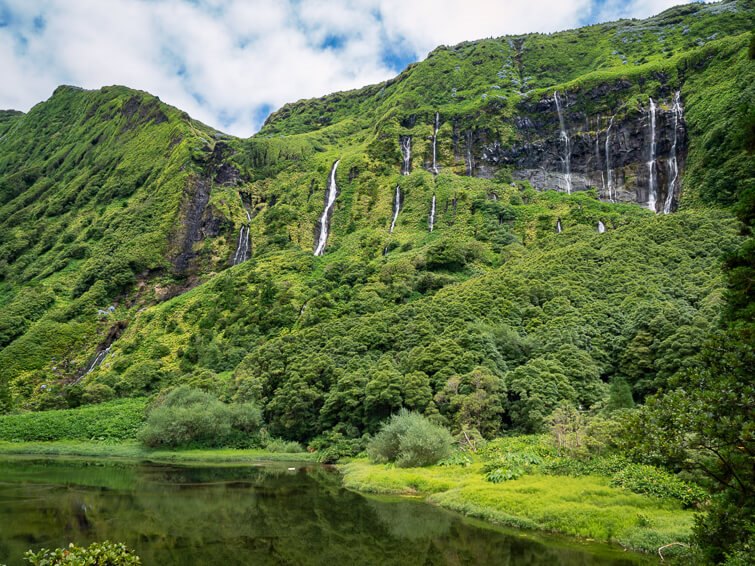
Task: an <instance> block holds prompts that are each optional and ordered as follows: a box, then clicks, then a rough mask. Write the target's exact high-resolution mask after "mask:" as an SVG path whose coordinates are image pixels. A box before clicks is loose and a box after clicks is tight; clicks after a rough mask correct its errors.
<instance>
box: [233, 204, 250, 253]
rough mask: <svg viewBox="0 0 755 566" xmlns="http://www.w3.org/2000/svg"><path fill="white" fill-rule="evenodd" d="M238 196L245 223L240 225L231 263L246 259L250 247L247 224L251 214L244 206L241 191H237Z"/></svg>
mask: <svg viewBox="0 0 755 566" xmlns="http://www.w3.org/2000/svg"><path fill="white" fill-rule="evenodd" d="M239 198H241V206H242V207H243V208H244V213H245V214H246V225H245V226H242V227H241V230H240V231H239V241H238V243H237V244H236V253H235V254H233V265H238V264H240V263H242V262H245V261H246V260H248V259H249V257H250V253H249V251H250V249H251V242H250V236H249V225H250V224H251V222H252V215H251V214H249V209H248V208H247V207H246V203H245V202H244V198H243V197H242V196H241V193H239Z"/></svg>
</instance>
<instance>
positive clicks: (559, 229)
mask: <svg viewBox="0 0 755 566" xmlns="http://www.w3.org/2000/svg"><path fill="white" fill-rule="evenodd" d="M561 232H563V229H562V228H561V219H560V218H559V219H558V220H556V234H560V233H561Z"/></svg>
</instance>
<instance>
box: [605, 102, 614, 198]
mask: <svg viewBox="0 0 755 566" xmlns="http://www.w3.org/2000/svg"><path fill="white" fill-rule="evenodd" d="M614 118H615V116H611V120H610V121H609V122H608V129H607V130H606V184H607V189H608V200H609V201H611V202H615V200H616V195H615V194H614V193H615V191H614V188H613V172H612V171H611V143H610V142H611V126H613V119H614Z"/></svg>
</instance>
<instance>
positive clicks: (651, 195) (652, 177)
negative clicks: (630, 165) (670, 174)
mask: <svg viewBox="0 0 755 566" xmlns="http://www.w3.org/2000/svg"><path fill="white" fill-rule="evenodd" d="M656 200H658V180H657V177H656V171H655V102H653V99H652V98H651V99H650V160H649V161H648V208H649V209H650V210H652V211H653V212H655V203H656Z"/></svg>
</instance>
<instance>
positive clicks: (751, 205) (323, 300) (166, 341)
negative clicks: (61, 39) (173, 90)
mask: <svg viewBox="0 0 755 566" xmlns="http://www.w3.org/2000/svg"><path fill="white" fill-rule="evenodd" d="M754 16H755V8H754V7H753V4H752V2H751V1H750V0H725V1H723V2H719V3H714V4H691V5H687V6H679V7H676V8H672V9H670V10H668V11H666V12H663V13H662V14H660V15H658V16H655V17H653V18H649V19H647V20H642V21H639V20H622V21H618V22H612V23H607V24H599V25H594V26H590V27H585V28H580V29H577V30H571V31H565V32H560V33H554V34H550V35H543V34H529V35H522V36H507V37H501V38H495V39H485V40H480V41H474V42H465V43H462V44H459V45H455V46H441V47H438V48H437V49H436V50H434V51H433V52H432V53H430V55H429V56H428V57H427V59H426V60H424V61H422V62H421V63H417V64H413V65H411V66H409V67H408V68H407V69H406V70H405V71H404V72H402V73H401V74H400V75H399V76H397V77H396V78H394V79H392V80H390V81H387V82H385V83H382V84H378V85H372V86H368V87H365V88H363V89H359V90H355V91H350V92H341V93H334V94H331V95H329V96H326V97H323V98H320V99H315V100H302V101H299V102H296V103H292V104H288V105H286V106H284V107H283V108H281V109H279V110H278V111H276V112H275V113H273V114H272V115H271V116H270V117H269V118H268V119H267V121H266V122H265V125H264V126H263V128H262V129H261V131H260V132H259V133H258V134H256V135H255V136H253V137H251V138H249V139H238V138H234V137H232V136H228V135H226V134H223V133H222V132H218V131H215V130H213V129H212V128H210V127H208V126H206V125H204V124H202V123H199V122H197V121H195V120H193V119H191V118H190V117H189V116H188V115H187V114H185V113H183V112H181V111H180V110H177V109H175V108H172V107H170V106H167V105H165V104H164V103H162V102H161V101H160V100H159V99H157V98H156V97H154V96H151V95H149V94H147V93H144V92H139V91H135V90H131V89H129V88H126V87H121V86H109V87H104V88H102V89H100V90H97V91H86V90H82V89H79V88H76V87H71V86H61V87H59V88H58V89H57V90H56V91H55V92H54V93H53V95H52V97H51V98H50V99H49V100H47V101H45V102H42V103H40V104H38V105H37V106H35V107H34V108H32V109H31V110H30V111H29V112H28V113H26V114H23V113H20V112H13V111H3V112H0V413H14V414H17V413H26V412H29V411H47V410H52V409H69V408H70V409H75V408H79V407H84V406H89V405H97V404H101V403H106V405H103V406H108V405H107V402H110V401H113V400H114V399H117V398H124V397H125V398H131V397H140V398H141V397H145V396H157V397H158V398H161V397H160V396H164V395H165V394H166V393H167V392H169V391H171V390H174V391H175V390H176V389H175V388H176V387H179V386H189V387H191V388H195V389H199V390H202V391H204V392H205V393H209V394H211V396H213V397H214V398H215V400H216V401H219V402H222V403H225V404H230V405H231V406H239V407H242V406H243V407H246V408H247V409H249V407H252V406H253V407H255V408H256V409H255V410H256V411H258V413H255V416H254V417H253V420H254V419H256V420H259V422H260V423H263V424H264V428H265V431H266V434H269V435H270V436H271V437H276V438H280V439H282V440H283V441H297V442H300V443H303V444H305V445H306V444H309V445H311V446H314V447H317V448H327V447H335V448H334V450H335V451H336V452H337V455H351V454H356V453H357V452H359V451H361V450H362V449H363V448H364V445H365V442H366V441H367V439H368V438H370V437H371V436H372V435H375V434H376V433H377V432H378V431H379V430H380V427H381V423H383V422H384V421H385V420H386V419H388V418H389V417H391V415H394V414H396V413H397V412H398V411H399V410H401V409H409V410H412V411H414V412H417V413H420V414H423V415H425V416H426V417H429V418H430V419H431V420H432V421H433V422H435V423H439V424H442V425H443V426H445V427H447V428H448V429H449V430H450V431H451V433H453V434H457V433H459V432H460V431H473V432H474V434H477V435H479V436H480V437H484V438H488V439H492V438H495V437H497V436H500V435H506V434H511V433H539V432H542V431H543V430H546V429H547V428H548V426H549V423H552V418H553V417H552V415H553V414H554V412H556V411H558V410H563V408H564V407H571V408H573V409H575V410H577V411H580V412H582V413H584V414H585V415H587V416H588V417H595V418H598V417H597V416H598V415H600V418H601V419H607V418H608V419H613V421H612V422H614V423H618V424H616V426H617V427H619V428H621V429H622V430H623V431H624V432H623V433H621V434H619V433H618V432H617V433H616V434H615V435H613V436H612V438H614V439H616V438H619V440H614V442H615V446H616V447H617V449H619V450H621V451H622V453H623V454H625V455H626V457H628V458H630V459H632V461H635V462H638V463H642V464H648V465H653V466H657V467H660V468H664V469H666V470H669V471H670V472H673V473H679V472H681V473H683V474H686V475H685V478H686V479H688V480H690V481H693V482H697V483H698V484H700V485H701V486H703V487H704V488H705V489H706V490H708V491H709V492H710V493H711V494H713V501H712V503H710V506H709V509H708V511H707V513H706V514H704V515H701V516H700V519H699V520H698V523H697V526H696V541H697V542H698V546H699V548H700V549H701V553H702V555H703V556H704V557H705V559H706V560H707V561H709V562H722V561H724V560H727V559H728V560H729V562H730V563H731V564H740V563H741V564H745V563H746V561H747V556H748V555H749V553H750V552H753V547H752V545H753V544H755V543H754V542H753V528H754V526H755V523H754V522H753V513H754V509H753V505H754V504H753V502H754V501H755V493H754V492H753V490H754V489H755V439H754V438H753V431H754V429H753V426H754V425H753V423H754V422H755V419H754V418H753V417H755V384H754V383H753V367H755V363H754V362H755V356H754V355H753V343H754V340H753V338H754V335H753V333H754V332H755V306H753V305H754V303H753V292H754V291H753V289H754V288H755V285H754V284H753V278H754V277H755V239H753V234H752V229H753V221H754V220H755V181H754V179H755V175H754V174H753V173H754V171H753V170H754V169H755V158H754V156H753V152H754V151H755V60H754V59H755V40H754V39H753V34H752V29H753V24H755V18H754ZM203 402H204V401H203ZM247 409H244V410H247ZM241 410H242V409H239V411H241ZM239 414H241V413H239ZM611 415H613V416H611ZM250 418H251V417H250ZM470 434H472V432H470ZM612 434H613V433H612ZM738 560H739V561H740V562H738Z"/></svg>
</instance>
